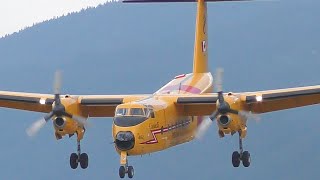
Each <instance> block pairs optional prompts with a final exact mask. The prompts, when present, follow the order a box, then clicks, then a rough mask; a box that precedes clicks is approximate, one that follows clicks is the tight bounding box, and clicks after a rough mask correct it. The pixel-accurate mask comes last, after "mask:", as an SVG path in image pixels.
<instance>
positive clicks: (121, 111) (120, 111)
mask: <svg viewBox="0 0 320 180" xmlns="http://www.w3.org/2000/svg"><path fill="white" fill-rule="evenodd" d="M127 113H128V109H126V108H119V109H117V111H116V115H115V116H125V115H127Z"/></svg>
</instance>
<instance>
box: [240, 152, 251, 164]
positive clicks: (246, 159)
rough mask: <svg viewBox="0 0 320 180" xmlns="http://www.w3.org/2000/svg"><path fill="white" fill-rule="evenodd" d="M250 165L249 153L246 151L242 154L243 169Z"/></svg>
mask: <svg viewBox="0 0 320 180" xmlns="http://www.w3.org/2000/svg"><path fill="white" fill-rule="evenodd" d="M250 163H251V158H250V153H249V152H248V151H244V152H243V154H242V164H243V166H244V167H249V166H250Z"/></svg>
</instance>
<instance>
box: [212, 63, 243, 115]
mask: <svg viewBox="0 0 320 180" xmlns="http://www.w3.org/2000/svg"><path fill="white" fill-rule="evenodd" d="M222 76H223V69H222V68H218V69H217V70H216V73H215V80H214V86H215V87H216V89H217V93H218V100H217V111H216V112H214V113H213V114H212V115H211V116H210V117H209V118H210V119H211V121H214V120H215V119H216V118H217V116H218V115H219V114H226V113H231V114H239V112H238V111H237V110H234V109H231V108H230V105H229V103H228V102H226V101H225V100H224V96H223V90H222Z"/></svg>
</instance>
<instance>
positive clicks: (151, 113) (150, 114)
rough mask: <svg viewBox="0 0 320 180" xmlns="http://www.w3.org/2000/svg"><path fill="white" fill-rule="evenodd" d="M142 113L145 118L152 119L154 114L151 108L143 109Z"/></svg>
mask: <svg viewBox="0 0 320 180" xmlns="http://www.w3.org/2000/svg"><path fill="white" fill-rule="evenodd" d="M144 113H145V115H146V117H150V118H154V112H153V109H151V108H144Z"/></svg>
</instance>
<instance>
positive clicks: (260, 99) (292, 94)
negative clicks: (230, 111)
mask: <svg viewBox="0 0 320 180" xmlns="http://www.w3.org/2000/svg"><path fill="white" fill-rule="evenodd" d="M225 95H226V94H224V96H225ZM235 96H237V97H238V98H239V99H240V101H241V103H242V107H243V108H244V109H241V110H245V111H251V112H253V113H256V114H259V113H267V112H272V111H279V110H285V109H290V108H297V107H302V106H308V105H314V104H319V103H320V86H307V87H298V88H287V89H277V90H267V91H256V92H245V93H236V94H235ZM217 98H218V97H217V94H215V93H212V94H211V93H210V94H200V95H190V96H182V97H178V99H177V102H176V104H177V105H178V106H184V113H185V114H186V115H191V116H204V115H211V114H212V113H213V112H214V111H215V109H216V101H217Z"/></svg>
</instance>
